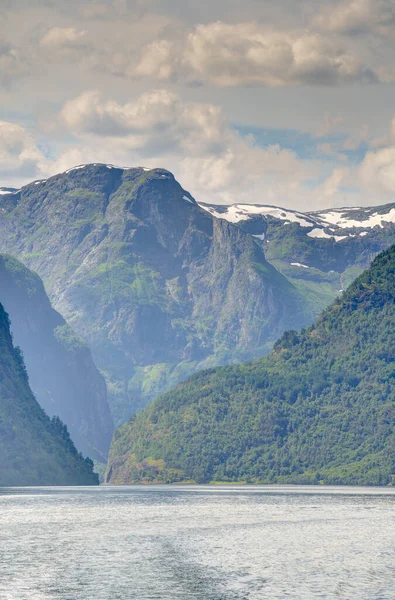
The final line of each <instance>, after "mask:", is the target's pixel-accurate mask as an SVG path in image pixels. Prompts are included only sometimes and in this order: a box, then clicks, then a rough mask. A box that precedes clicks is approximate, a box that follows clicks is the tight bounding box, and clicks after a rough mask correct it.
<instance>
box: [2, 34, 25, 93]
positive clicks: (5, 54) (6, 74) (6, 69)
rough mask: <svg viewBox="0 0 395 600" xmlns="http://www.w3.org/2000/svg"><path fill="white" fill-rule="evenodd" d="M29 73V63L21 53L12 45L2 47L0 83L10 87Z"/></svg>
mask: <svg viewBox="0 0 395 600" xmlns="http://www.w3.org/2000/svg"><path fill="white" fill-rule="evenodd" d="M28 72H29V70H28V63H27V61H26V60H25V59H24V58H22V56H21V54H20V51H19V50H18V49H17V48H14V47H12V46H10V45H7V44H5V45H3V46H0V83H1V84H3V85H8V84H10V83H11V82H12V81H14V80H16V79H19V78H20V77H22V76H24V75H26V74H27V73H28Z"/></svg>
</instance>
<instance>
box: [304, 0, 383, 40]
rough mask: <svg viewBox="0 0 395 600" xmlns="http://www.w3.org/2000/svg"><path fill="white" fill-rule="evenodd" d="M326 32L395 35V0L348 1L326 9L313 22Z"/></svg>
mask: <svg viewBox="0 0 395 600" xmlns="http://www.w3.org/2000/svg"><path fill="white" fill-rule="evenodd" d="M313 23H314V24H315V25H316V26H318V27H319V28H321V29H323V30H325V31H331V32H335V33H341V34H346V35H362V34H367V33H374V34H379V35H383V34H384V35H391V36H393V35H395V4H394V2H393V0H351V1H349V0H347V1H346V2H340V3H338V4H337V5H336V6H334V7H333V6H332V5H330V6H328V7H326V8H325V9H324V10H323V11H322V12H321V13H320V14H319V15H318V16H317V17H316V19H315V20H314V22H313Z"/></svg>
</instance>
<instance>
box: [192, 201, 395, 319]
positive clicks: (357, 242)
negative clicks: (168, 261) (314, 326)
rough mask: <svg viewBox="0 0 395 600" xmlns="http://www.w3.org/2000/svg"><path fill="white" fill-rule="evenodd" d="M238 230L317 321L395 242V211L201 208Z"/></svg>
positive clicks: (245, 206)
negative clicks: (299, 295)
mask: <svg viewBox="0 0 395 600" xmlns="http://www.w3.org/2000/svg"><path fill="white" fill-rule="evenodd" d="M200 206H201V207H202V208H204V210H207V211H208V212H209V213H210V214H211V215H213V216H215V217H216V218H218V219H223V220H225V221H227V222H230V223H234V224H236V225H238V226H239V227H240V228H241V229H242V230H243V231H245V232H246V233H248V234H250V235H251V236H252V237H253V238H254V239H255V240H256V241H257V243H258V244H260V245H261V247H262V248H263V249H264V252H265V256H266V259H267V260H268V261H269V262H270V263H271V264H272V265H273V266H275V267H276V269H277V270H279V271H280V272H281V273H282V274H283V275H285V276H286V277H287V278H288V279H289V280H290V281H291V282H292V283H293V284H294V285H295V287H297V288H298V290H299V291H300V292H301V293H302V294H303V296H304V297H305V306H306V310H307V311H308V312H309V313H310V320H311V321H313V320H314V319H315V318H316V317H317V316H318V315H319V314H320V312H321V310H323V309H324V308H325V307H326V306H328V304H329V303H330V302H331V301H332V300H333V299H334V298H335V297H336V296H338V295H339V293H340V292H341V291H343V290H344V289H346V287H347V286H348V285H349V284H350V283H351V282H352V281H353V280H354V279H355V277H357V275H359V274H360V273H362V271H363V270H364V269H367V268H368V267H369V265H370V263H371V262H372V260H373V259H374V257H375V256H377V254H378V253H379V252H381V251H382V250H385V249H387V248H388V247H389V246H391V244H393V243H394V242H395V205H394V204H387V205H384V206H375V207H360V208H355V207H354V208H338V209H328V210H323V211H316V212H308V213H301V212H298V211H294V210H290V209H283V208H279V207H275V206H263V205H252V204H234V205H231V206H216V205H210V204H201V205H200Z"/></svg>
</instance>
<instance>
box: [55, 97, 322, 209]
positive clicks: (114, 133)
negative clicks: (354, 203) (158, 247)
mask: <svg viewBox="0 0 395 600" xmlns="http://www.w3.org/2000/svg"><path fill="white" fill-rule="evenodd" d="M61 118H62V120H63V122H64V123H65V124H66V126H67V127H68V128H69V130H70V131H72V132H73V133H74V134H75V135H76V136H77V137H78V138H79V140H80V143H81V144H82V147H81V148H79V149H78V150H77V152H76V151H72V153H71V154H70V151H69V152H67V153H66V154H65V155H64V156H61V157H60V159H59V161H58V163H57V167H58V168H59V167H62V169H63V170H64V169H66V168H69V167H70V166H73V164H75V163H78V162H87V161H100V162H112V163H114V162H118V163H121V164H129V165H133V164H141V162H145V163H146V161H148V166H151V167H153V166H163V167H165V168H168V169H169V170H172V171H173V172H174V173H175V174H176V176H177V177H178V178H179V180H180V181H181V182H182V184H183V185H184V186H185V187H187V188H188V189H190V190H191V192H192V193H193V194H195V195H196V197H198V198H199V199H200V200H206V201H215V202H218V203H226V202H236V201H239V202H240V201H246V202H259V201H262V202H269V201H270V202H280V198H281V201H282V202H287V201H288V196H289V195H290V194H291V195H292V197H293V198H294V197H295V195H296V194H297V193H298V190H299V191H300V195H302V193H303V185H304V182H305V181H306V180H307V179H309V178H310V177H312V176H313V175H314V174H315V173H316V166H315V165H312V164H307V163H304V162H303V161H300V160H299V159H298V158H297V156H296V155H295V154H294V153H293V152H291V151H289V150H284V149H281V148H280V147H279V146H270V147H267V148H261V147H259V146H258V145H256V143H255V140H254V138H253V137H252V136H241V135H239V134H238V133H237V132H236V131H234V130H233V129H232V128H231V127H230V126H229V124H228V123H227V121H226V119H225V117H224V115H223V113H222V110H221V109H220V108H219V107H218V106H215V105H212V104H204V103H196V102H183V101H182V100H181V99H180V97H179V96H178V95H176V94H174V93H171V92H169V91H166V90H155V91H153V92H150V93H146V94H142V95H141V96H140V97H138V98H137V99H136V100H134V101H133V102H130V103H126V104H124V105H121V104H118V103H117V102H114V101H108V100H104V99H103V98H102V97H101V95H100V94H99V92H97V91H90V92H85V93H84V94H82V95H80V96H79V97H77V98H75V99H74V100H71V101H69V102H68V103H67V104H66V105H65V106H64V108H63V109H62V111H61ZM144 157H145V158H144Z"/></svg>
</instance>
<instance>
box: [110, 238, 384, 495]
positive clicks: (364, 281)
mask: <svg viewBox="0 0 395 600" xmlns="http://www.w3.org/2000/svg"><path fill="white" fill-rule="evenodd" d="M394 349H395V246H392V247H391V249H390V250H388V251H386V252H384V253H382V254H381V255H380V256H379V257H377V258H376V259H375V261H374V262H373V264H372V266H371V268H370V269H369V270H368V271H366V272H365V273H364V274H362V275H361V276H360V277H359V278H358V279H357V280H356V281H355V282H354V283H353V284H352V285H351V286H350V287H349V289H348V290H347V291H346V292H345V293H344V295H343V296H342V297H341V299H338V300H336V301H335V302H334V303H333V304H332V305H331V306H330V308H328V309H327V310H326V311H325V312H324V313H323V315H322V316H321V317H320V319H319V320H318V321H317V322H316V324H315V325H312V326H310V327H309V328H308V329H307V330H304V331H302V333H300V334H298V333H296V332H294V331H290V332H287V333H286V334H284V336H283V338H282V339H281V340H280V341H279V342H277V343H276V344H275V347H274V350H273V352H272V353H271V354H270V355H269V356H267V357H265V358H264V359H261V360H259V361H256V362H252V363H248V364H245V365H241V366H234V367H222V368H217V369H213V370H210V371H206V372H203V373H200V374H197V375H195V376H193V377H191V378H190V379H188V380H187V381H186V382H184V383H182V384H180V385H179V386H178V387H177V388H176V389H175V390H173V391H171V392H168V393H167V394H166V395H164V396H163V397H161V398H159V399H156V400H155V401H153V402H152V403H151V405H150V406H149V407H147V408H146V409H145V410H144V411H143V412H141V413H140V414H139V415H137V417H136V418H134V419H133V420H131V421H130V422H129V423H127V424H125V425H123V426H122V427H121V428H120V429H119V430H118V431H117V432H116V433H115V436H114V440H113V444H112V449H111V451H110V460H109V469H108V472H107V481H108V482H110V483H132V482H136V481H138V482H141V481H145V482H146V481H191V480H194V481H198V482H208V481H212V480H214V481H242V480H244V481H250V482H297V483H303V482H306V483H318V482H324V483H331V484H337V483H344V484H384V485H385V484H388V483H390V482H391V481H392V479H393V476H395V350H394Z"/></svg>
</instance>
